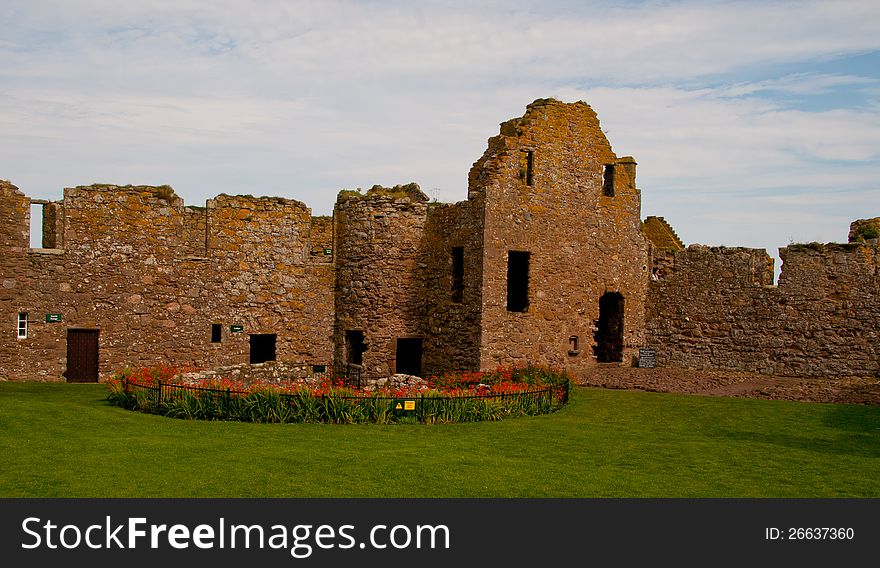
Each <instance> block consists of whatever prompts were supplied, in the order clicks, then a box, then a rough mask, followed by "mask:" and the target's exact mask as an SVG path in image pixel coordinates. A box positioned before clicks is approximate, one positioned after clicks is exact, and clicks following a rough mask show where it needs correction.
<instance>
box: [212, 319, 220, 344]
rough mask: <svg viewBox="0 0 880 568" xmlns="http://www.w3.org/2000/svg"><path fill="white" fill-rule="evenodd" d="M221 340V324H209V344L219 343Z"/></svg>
mask: <svg viewBox="0 0 880 568" xmlns="http://www.w3.org/2000/svg"><path fill="white" fill-rule="evenodd" d="M222 339H223V324H219V323H212V324H211V343H220V341H221V340H222Z"/></svg>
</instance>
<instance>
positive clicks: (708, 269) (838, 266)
mask: <svg viewBox="0 0 880 568" xmlns="http://www.w3.org/2000/svg"><path fill="white" fill-rule="evenodd" d="M780 257H781V258H782V260H783V265H782V272H781V275H780V278H779V285H778V286H773V285H772V277H773V264H772V260H771V259H770V257H769V256H768V255H767V253H766V252H765V251H763V250H756V249H743V248H720V247H714V248H710V247H705V246H699V245H691V246H690V247H688V249H687V250H686V251H682V252H679V253H676V254H675V255H674V260H673V262H672V264H671V265H670V266H668V267H667V272H666V274H665V275H664V277H663V278H661V279H660V280H659V281H657V282H651V284H650V286H649V293H648V303H647V322H646V323H647V332H648V338H647V343H648V346H649V347H652V348H654V349H656V351H657V362H658V365H659V366H672V367H686V368H693V369H736V370H746V371H754V372H759V373H765V374H776V375H802V376H844V375H873V374H877V373H878V372H880V352H878V347H877V345H878V340H880V330H878V327H877V322H878V321H880V287H878V282H880V280H878V268H880V251H878V247H877V246H876V245H865V244H849V245H837V244H828V245H819V244H810V245H792V246H789V247H786V248H782V249H780Z"/></svg>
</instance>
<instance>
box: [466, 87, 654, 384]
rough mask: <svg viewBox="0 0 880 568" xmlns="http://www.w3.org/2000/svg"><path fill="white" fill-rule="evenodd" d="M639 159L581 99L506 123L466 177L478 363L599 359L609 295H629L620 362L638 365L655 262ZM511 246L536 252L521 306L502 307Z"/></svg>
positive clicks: (583, 364)
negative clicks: (476, 239)
mask: <svg viewBox="0 0 880 568" xmlns="http://www.w3.org/2000/svg"><path fill="white" fill-rule="evenodd" d="M635 166H636V164H635V162H634V161H633V160H632V158H620V159H619V158H617V156H616V155H615V154H614V152H613V151H612V149H611V146H610V144H609V143H608V140H607V139H606V138H605V135H604V133H603V132H602V129H601V127H600V125H599V120H598V118H597V117H596V114H595V112H593V110H592V109H591V108H590V107H589V106H588V105H586V104H584V103H575V104H563V103H560V102H558V101H554V100H539V101H536V102H535V103H533V104H531V105H529V107H528V110H527V112H526V114H525V115H524V116H523V117H522V118H519V119H513V120H510V121H508V122H505V123H503V124H502V125H501V132H500V134H499V135H498V136H496V137H495V138H493V139H491V140H490V141H489V148H488V150H487V151H486V153H485V154H484V155H483V157H482V158H481V159H480V160H479V161H478V162H477V163H475V164H474V166H473V168H472V169H471V173H470V192H469V193H470V194H471V195H483V196H484V199H485V229H484V230H485V235H484V251H483V275H482V278H483V285H482V296H483V298H482V302H483V314H482V339H481V360H480V367H481V368H491V367H494V366H496V365H509V364H525V363H528V362H532V363H540V364H546V365H553V366H558V367H565V368H567V369H569V370H571V371H572V372H577V371H578V370H581V369H585V368H588V367H591V366H594V365H595V364H596V352H595V351H594V346H595V345H596V343H597V341H596V339H595V337H594V336H595V332H596V329H597V327H599V325H600V324H599V319H600V314H599V303H600V298H602V297H603V295H604V294H606V293H612V294H614V293H617V294H620V295H622V297H623V331H622V335H623V337H622V342H623V353H622V358H621V359H622V361H623V362H625V363H629V362H630V361H631V359H632V356H633V354H634V353H635V352H636V350H637V349H638V347H639V346H641V345H642V343H643V340H644V336H643V329H644V299H645V285H646V281H647V265H648V259H647V245H646V243H645V240H644V237H643V236H642V234H641V232H640V230H639V228H640V192H639V190H638V189H636V186H635ZM606 172H607V173H606ZM609 174H612V175H611V176H610V177H612V179H613V188H612V189H613V191H612V192H606V190H605V187H606V181H605V180H604V179H603V178H605V177H606V176H609ZM610 181H611V180H608V183H610ZM606 193H612V194H610V195H606ZM510 251H515V252H527V253H529V261H528V262H529V268H528V307H527V309H526V310H525V311H522V312H518V311H511V310H508V306H507V284H508V278H507V277H508V255H509V253H510ZM574 338H577V339H574ZM575 343H576V344H577V345H575Z"/></svg>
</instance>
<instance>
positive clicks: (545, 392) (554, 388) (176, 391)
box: [125, 373, 569, 416]
mask: <svg viewBox="0 0 880 568" xmlns="http://www.w3.org/2000/svg"><path fill="white" fill-rule="evenodd" d="M355 377H357V378H356V379H351V375H347V376H345V377H343V376H342V375H340V378H341V379H346V378H347V379H349V380H350V381H352V382H353V381H359V380H360V374H359V373H358V374H357V375H355ZM138 392H141V393H144V394H146V395H147V396H146V398H147V399H148V401H149V405H150V406H152V407H153V408H152V411H160V412H161V409H162V408H165V407H167V406H168V405H169V404H173V403H174V401H175V400H179V399H183V398H185V397H187V396H190V395H195V396H197V397H199V398H204V399H209V400H211V401H213V402H218V403H223V402H225V403H230V402H232V399H233V397H238V396H247V395H250V394H252V392H250V391H240V390H232V389H230V388H226V389H218V388H210V387H199V386H194V385H186V384H180V383H169V382H162V381H156V382H155V383H154V384H140V383H136V382H133V381H131V380H128V379H126V380H125V393H126V394H129V395H134V396H135V398H136V399H137V398H139V397H137V393H138ZM313 396H314V397H315V398H316V399H318V400H325V399H331V398H335V399H337V400H342V401H352V402H355V403H376V402H380V401H388V402H391V403H392V406H398V407H399V408H394V410H399V411H402V412H403V413H407V412H413V413H414V414H415V415H417V416H426V415H437V414H439V413H442V411H443V409H444V408H448V407H449V406H452V405H454V404H457V403H461V402H463V401H469V400H479V401H491V400H499V401H507V402H517V403H519V404H520V405H522V406H525V407H536V408H537V407H546V408H548V409H555V408H558V407H561V406H563V405H565V404H567V403H568V399H569V382H568V381H562V382H560V383H559V384H555V385H549V386H544V387H541V388H537V389H533V390H527V391H518V392H502V393H492V392H486V393H481V394H476V393H475V394H471V395H457V396H443V395H438V394H437V393H436V391H435V392H432V393H428V394H425V393H413V394H410V395H404V394H401V395H398V396H392V395H384V394H382V395H374V394H370V393H364V394H363V395H360V396H358V395H339V394H333V395H329V394H314V395H313ZM278 397H279V398H280V399H281V400H282V401H285V402H286V403H288V404H291V405H293V404H295V403H296V401H297V400H299V396H298V395H296V394H289V393H283V392H279V393H278ZM554 399H555V400H554ZM549 411H550V410H548V412H549Z"/></svg>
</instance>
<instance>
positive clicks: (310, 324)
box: [0, 182, 333, 380]
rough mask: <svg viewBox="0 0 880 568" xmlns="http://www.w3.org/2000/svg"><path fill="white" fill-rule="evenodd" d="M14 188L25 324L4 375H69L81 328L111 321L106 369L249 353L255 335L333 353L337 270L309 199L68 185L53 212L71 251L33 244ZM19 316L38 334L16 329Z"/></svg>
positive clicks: (4, 258)
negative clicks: (193, 197)
mask: <svg viewBox="0 0 880 568" xmlns="http://www.w3.org/2000/svg"><path fill="white" fill-rule="evenodd" d="M0 191H2V193H0V198H2V202H0V210H2V212H3V215H4V221H5V223H4V231H3V233H0V234H2V235H3V241H2V255H0V264H2V273H3V274H4V275H9V276H8V277H4V288H3V293H2V295H0V309H2V312H3V313H4V314H8V317H9V318H10V319H11V320H12V321H9V322H8V326H7V330H8V331H7V332H6V333H4V334H3V335H2V339H0V375H2V376H3V377H4V378H12V379H33V378H38V379H43V380H62V377H63V373H64V372H65V370H66V369H67V343H68V342H67V337H68V333H69V330H76V329H92V330H99V371H100V374H101V377H102V378H103V377H105V376H106V375H107V374H108V373H110V372H111V371H112V370H113V369H115V368H118V367H121V366H124V365H135V366H137V365H154V364H158V363H171V364H180V365H195V366H201V367H212V366H218V365H228V364H235V363H243V362H247V361H248V360H249V354H250V345H249V336H250V334H252V333H266V334H273V333H274V334H276V336H277V339H276V341H277V345H276V357H277V358H278V359H283V360H290V361H302V362H318V363H326V362H328V361H329V359H330V357H331V352H332V347H331V345H332V344H331V339H332V338H331V336H330V333H329V331H323V330H326V329H329V328H328V322H332V319H333V295H332V271H333V267H332V263H331V262H328V260H327V259H325V258H324V257H321V258H320V261H313V260H312V257H311V256H310V255H309V254H307V251H309V250H310V249H311V243H310V240H309V239H310V237H311V234H312V233H311V215H310V212H309V210H308V208H306V207H305V206H304V205H302V204H301V203H299V202H294V201H290V200H280V199H275V198H272V199H269V198H254V197H250V196H237V197H229V196H219V197H217V198H215V199H214V200H210V201H209V202H208V204H207V205H208V206H207V208H204V209H202V208H194V207H185V206H184V204H183V201H182V200H181V199H180V198H179V197H178V196H176V195H175V194H174V191H173V190H172V189H171V188H170V187H167V186H162V187H151V186H112V185H93V186H87V187H85V186H84V187H74V188H67V189H65V190H64V200H63V204H58V205H57V206H55V207H53V209H54V211H61V212H62V213H63V215H62V216H63V224H62V226H61V230H60V231H58V234H57V236H58V239H57V241H56V242H58V243H63V245H64V248H63V249H30V248H29V247H28V233H29V226H28V220H29V208H30V200H29V199H28V198H27V197H26V196H24V195H23V194H22V193H21V192H19V191H17V190H16V189H15V188H14V186H12V185H11V184H9V183H7V182H4V183H3V185H2V188H0ZM45 208H46V206H45V205H44V210H45ZM324 225H327V223H324ZM325 232H326V231H325ZM44 240H45V239H44ZM325 240H326V239H325ZM18 313H27V314H28V320H29V330H28V337H27V338H23V339H19V338H17V337H16V335H17V334H15V333H14V330H15V327H16V321H15V320H16V318H17V316H18ZM46 314H61V317H62V321H61V322H51V323H50V322H46V321H45V317H46ZM215 324H216V325H220V326H221V327H222V334H221V341H219V342H212V325H215ZM232 325H241V326H242V327H243V329H242V331H241V332H240V333H230V329H231V326H232Z"/></svg>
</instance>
